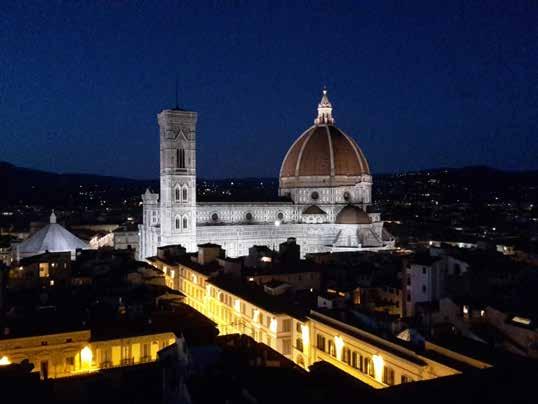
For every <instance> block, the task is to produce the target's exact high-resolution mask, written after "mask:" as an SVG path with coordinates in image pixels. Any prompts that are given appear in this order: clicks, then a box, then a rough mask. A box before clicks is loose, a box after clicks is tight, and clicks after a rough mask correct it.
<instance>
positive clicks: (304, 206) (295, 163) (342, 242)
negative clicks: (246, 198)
mask: <svg viewBox="0 0 538 404" xmlns="http://www.w3.org/2000/svg"><path fill="white" fill-rule="evenodd" d="M332 111H333V108H332V105H331V103H330V101H329V98H328V97H327V91H326V90H324V91H323V95H322V98H321V101H320V103H319V104H318V114H317V117H316V119H315V120H314V124H313V125H312V126H310V127H309V128H308V129H307V130H305V131H304V132H303V133H302V134H301V135H300V136H299V137H298V138H297V140H296V141H295V142H294V143H293V144H292V145H291V147H290V149H289V150H288V152H287V153H286V156H285V157H284V160H283V162H282V165H281V168H280V178H279V195H280V196H282V197H285V199H286V200H287V201H284V202H250V203H249V202H238V203H233V202H230V203H227V202H224V203H223V202H213V203H211V202H197V201H196V120H197V114H196V112H191V111H185V110H182V109H177V108H176V109H166V110H164V111H162V112H161V113H159V114H158V116H157V120H158V124H159V129H160V188H161V189H160V194H156V193H152V192H151V191H149V190H146V192H145V193H144V195H142V202H143V224H141V225H140V226H139V230H140V248H139V254H140V257H139V258H140V259H144V258H147V257H150V256H154V255H156V252H157V247H160V246H165V245H171V244H181V245H182V246H183V247H185V248H186V249H187V251H196V250H197V245H198V244H205V243H215V244H220V245H221V246H222V248H224V249H225V250H226V253H227V255H228V256H230V257H237V256H241V255H246V254H248V249H249V248H250V247H252V246H253V245H262V246H267V247H269V248H273V249H274V248H277V247H278V245H279V244H280V243H282V242H284V241H286V240H287V239H288V238H290V237H293V238H295V239H296V241H297V243H298V244H299V245H300V246H301V253H302V254H303V255H304V254H306V253H314V252H330V251H360V250H377V249H387V248H392V247H394V240H393V238H392V237H391V235H390V234H389V233H388V232H387V231H386V230H384V229H383V222H382V221H381V218H380V214H379V213H374V212H370V211H369V209H368V207H369V205H370V204H371V203H372V176H371V174H370V168H369V166H368V162H367V160H366V157H365V156H364V154H363V152H362V150H361V149H360V148H359V146H358V145H357V143H356V142H355V141H354V140H353V138H351V137H350V136H349V135H347V134H346V133H344V132H343V131H342V130H340V129H339V128H337V127H336V126H335V121H334V118H333V113H332Z"/></svg>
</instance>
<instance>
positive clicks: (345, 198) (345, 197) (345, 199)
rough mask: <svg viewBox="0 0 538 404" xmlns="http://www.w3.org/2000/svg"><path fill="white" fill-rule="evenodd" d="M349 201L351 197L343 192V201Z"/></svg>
mask: <svg viewBox="0 0 538 404" xmlns="http://www.w3.org/2000/svg"><path fill="white" fill-rule="evenodd" d="M350 199H351V195H350V194H349V192H347V191H346V192H344V201H349V200H350Z"/></svg>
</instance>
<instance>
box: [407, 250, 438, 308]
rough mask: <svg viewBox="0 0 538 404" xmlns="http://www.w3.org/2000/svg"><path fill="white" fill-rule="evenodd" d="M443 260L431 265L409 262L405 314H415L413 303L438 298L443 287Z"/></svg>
mask: <svg viewBox="0 0 538 404" xmlns="http://www.w3.org/2000/svg"><path fill="white" fill-rule="evenodd" d="M445 273H446V269H445V266H444V260H439V261H437V262H434V263H433V264H431V265H421V264H411V265H410V266H408V267H407V268H406V277H407V283H406V285H405V288H406V296H405V305H406V315H407V316H413V315H414V314H415V304H416V303H422V302H432V301H436V300H439V299H440V298H441V297H442V296H443V294H444V289H445Z"/></svg>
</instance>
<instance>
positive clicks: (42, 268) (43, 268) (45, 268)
mask: <svg viewBox="0 0 538 404" xmlns="http://www.w3.org/2000/svg"><path fill="white" fill-rule="evenodd" d="M39 277H40V278H48V277H49V264H48V263H46V262H42V263H41V264H39Z"/></svg>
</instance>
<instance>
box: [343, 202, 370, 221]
mask: <svg viewBox="0 0 538 404" xmlns="http://www.w3.org/2000/svg"><path fill="white" fill-rule="evenodd" d="M335 223H337V224H370V223H372V221H371V220H370V216H368V214H367V213H366V212H365V211H364V210H362V209H361V208H359V207H358V206H354V205H347V206H344V208H343V209H342V210H341V211H340V212H339V213H338V214H337V215H336V221H335Z"/></svg>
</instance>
